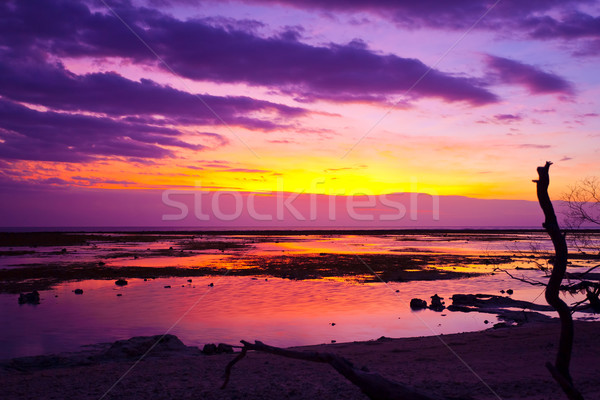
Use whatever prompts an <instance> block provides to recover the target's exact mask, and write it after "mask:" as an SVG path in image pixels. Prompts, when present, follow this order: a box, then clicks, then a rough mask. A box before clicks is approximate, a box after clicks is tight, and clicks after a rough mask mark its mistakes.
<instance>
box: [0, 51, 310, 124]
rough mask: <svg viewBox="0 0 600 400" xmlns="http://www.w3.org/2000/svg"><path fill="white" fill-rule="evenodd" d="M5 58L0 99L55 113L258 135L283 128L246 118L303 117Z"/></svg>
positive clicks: (233, 99) (263, 104) (237, 99)
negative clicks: (241, 129) (232, 128)
mask: <svg viewBox="0 0 600 400" xmlns="http://www.w3.org/2000/svg"><path fill="white" fill-rule="evenodd" d="M6 53H7V52H1V51H0V60H1V61H0V95H2V96H4V97H7V98H10V99H12V100H16V101H22V102H27V103H32V104H39V105H43V106H45V107H49V108H53V109H57V110H64V111H73V112H80V111H91V112H94V113H103V114H107V115H109V116H112V117H127V118H128V120H129V121H130V122H138V123H144V124H150V125H163V124H170V125H222V124H223V122H225V123H227V124H228V125H233V126H243V127H246V128H249V129H263V130H272V129H276V128H282V125H280V124H278V123H276V122H273V121H270V120H269V121H264V120H261V119H260V118H253V117H248V115H249V114H252V113H274V114H275V116H277V117H279V118H289V117H294V116H300V115H303V114H305V113H306V112H307V111H306V110H305V109H302V108H297V107H289V106H286V105H282V104H277V103H272V102H268V101H264V100H256V99H252V98H250V97H245V96H228V97H222V96H211V95H207V94H191V93H187V92H184V91H180V90H177V89H173V88H171V87H168V86H162V85H159V84H157V83H155V82H153V81H151V80H148V79H141V80H140V81H139V82H136V81H132V80H129V79H126V78H124V77H122V76H120V75H118V74H117V73H114V72H107V73H92V74H85V75H77V74H74V73H72V72H70V71H68V70H66V69H65V68H64V67H63V66H62V65H61V64H60V63H47V62H45V60H43V59H39V58H38V57H36V56H34V55H31V56H21V57H16V56H14V55H13V54H10V53H8V54H6ZM207 106H208V107H207ZM209 107H210V109H209ZM155 115H161V116H163V117H164V118H165V119H157V118H155V117H154V116H155ZM213 135H214V134H213Z"/></svg>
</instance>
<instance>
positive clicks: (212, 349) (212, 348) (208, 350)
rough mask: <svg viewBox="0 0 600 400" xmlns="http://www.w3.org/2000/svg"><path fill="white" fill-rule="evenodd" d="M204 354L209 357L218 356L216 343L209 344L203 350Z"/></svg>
mask: <svg viewBox="0 0 600 400" xmlns="http://www.w3.org/2000/svg"><path fill="white" fill-rule="evenodd" d="M202 352H203V353H204V354H206V355H209V356H211V355H213V354H217V346H216V345H215V344H214V343H207V344H205V345H204V347H203V348H202Z"/></svg>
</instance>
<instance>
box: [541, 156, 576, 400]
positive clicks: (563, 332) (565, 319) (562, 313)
mask: <svg viewBox="0 0 600 400" xmlns="http://www.w3.org/2000/svg"><path fill="white" fill-rule="evenodd" d="M550 165H552V163H551V162H550V161H547V162H546V165H544V166H543V167H538V168H537V173H538V176H539V179H537V180H535V181H534V182H535V183H536V189H537V198H538V201H539V203H540V207H541V208H542V211H543V212H544V217H545V221H544V223H543V224H542V226H543V227H544V228H545V229H546V232H548V235H550V239H552V244H553V245H554V251H555V256H556V261H555V262H554V267H553V268H552V274H551V275H550V280H549V281H548V286H547V287H546V301H547V302H548V304H549V305H551V306H552V307H553V308H554V309H555V310H556V311H557V312H558V316H559V317H560V339H559V343H558V352H557V355H556V362H555V364H554V365H553V364H551V363H547V364H546V367H547V368H548V369H549V370H550V373H551V374H552V377H553V378H554V380H556V381H557V383H558V384H559V385H560V386H561V388H562V390H563V391H564V392H565V394H566V395H567V397H568V398H569V399H571V400H582V399H583V396H582V395H581V394H580V393H579V392H578V391H577V389H575V387H574V385H573V380H572V379H571V374H570V372H569V364H570V362H571V351H572V349H573V318H572V316H571V310H570V309H569V306H568V305H567V304H566V303H565V302H564V301H562V300H561V298H560V287H561V282H562V280H563V277H564V276H565V272H566V270H567V259H568V250H567V242H566V240H565V237H564V236H563V234H562V233H561V231H560V228H559V226H558V221H557V219H556V214H555V213H554V207H553V206H552V202H551V201H550V196H549V195H548V186H549V185H550V174H549V172H548V171H549V170H550Z"/></svg>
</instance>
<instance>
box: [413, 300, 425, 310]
mask: <svg viewBox="0 0 600 400" xmlns="http://www.w3.org/2000/svg"><path fill="white" fill-rule="evenodd" d="M410 308H411V309H412V310H423V309H425V308H427V302H426V301H425V300H421V299H417V298H415V299H411V300H410Z"/></svg>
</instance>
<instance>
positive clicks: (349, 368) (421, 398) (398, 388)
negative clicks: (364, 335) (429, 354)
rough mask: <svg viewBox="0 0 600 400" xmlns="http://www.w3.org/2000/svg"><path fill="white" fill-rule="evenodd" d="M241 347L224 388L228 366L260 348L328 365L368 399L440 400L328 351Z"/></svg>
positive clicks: (249, 345) (252, 345)
mask: <svg viewBox="0 0 600 400" xmlns="http://www.w3.org/2000/svg"><path fill="white" fill-rule="evenodd" d="M241 342H242V344H243V345H244V347H242V352H241V353H240V354H239V355H238V356H237V357H236V358H234V359H233V360H231V362H230V363H229V364H227V367H226V369H225V382H224V383H223V386H222V387H221V389H224V388H225V387H226V385H227V383H228V382H229V377H230V374H231V369H232V367H233V366H234V365H235V364H236V363H237V362H238V361H240V360H241V359H242V358H244V356H245V355H246V353H247V352H248V350H254V351H262V352H265V353H270V354H274V355H277V356H282V357H288V358H294V359H296V360H304V361H312V362H319V363H325V364H329V365H331V366H332V367H333V368H334V369H335V370H336V371H337V372H339V373H340V374H341V375H343V376H344V377H345V378H346V379H348V380H349V381H350V382H352V383H353V384H354V385H356V386H357V387H358V388H359V389H360V390H361V391H362V392H363V393H364V394H365V395H367V396H368V397H369V398H370V399H378V400H441V398H439V397H434V396H430V395H425V394H423V393H419V392H417V391H415V390H414V389H411V388H409V387H407V386H405V385H403V384H401V383H398V382H395V381H392V380H389V379H387V378H384V377H382V376H381V375H379V374H376V373H372V372H366V371H363V370H361V369H358V368H356V367H354V366H353V365H352V363H351V362H350V361H348V360H347V359H346V358H344V357H341V356H338V355H336V354H332V353H318V352H312V351H295V350H289V349H283V348H280V347H274V346H269V345H266V344H264V343H262V342H259V341H255V342H254V343H250V342H246V341H245V340H242V341H241Z"/></svg>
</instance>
